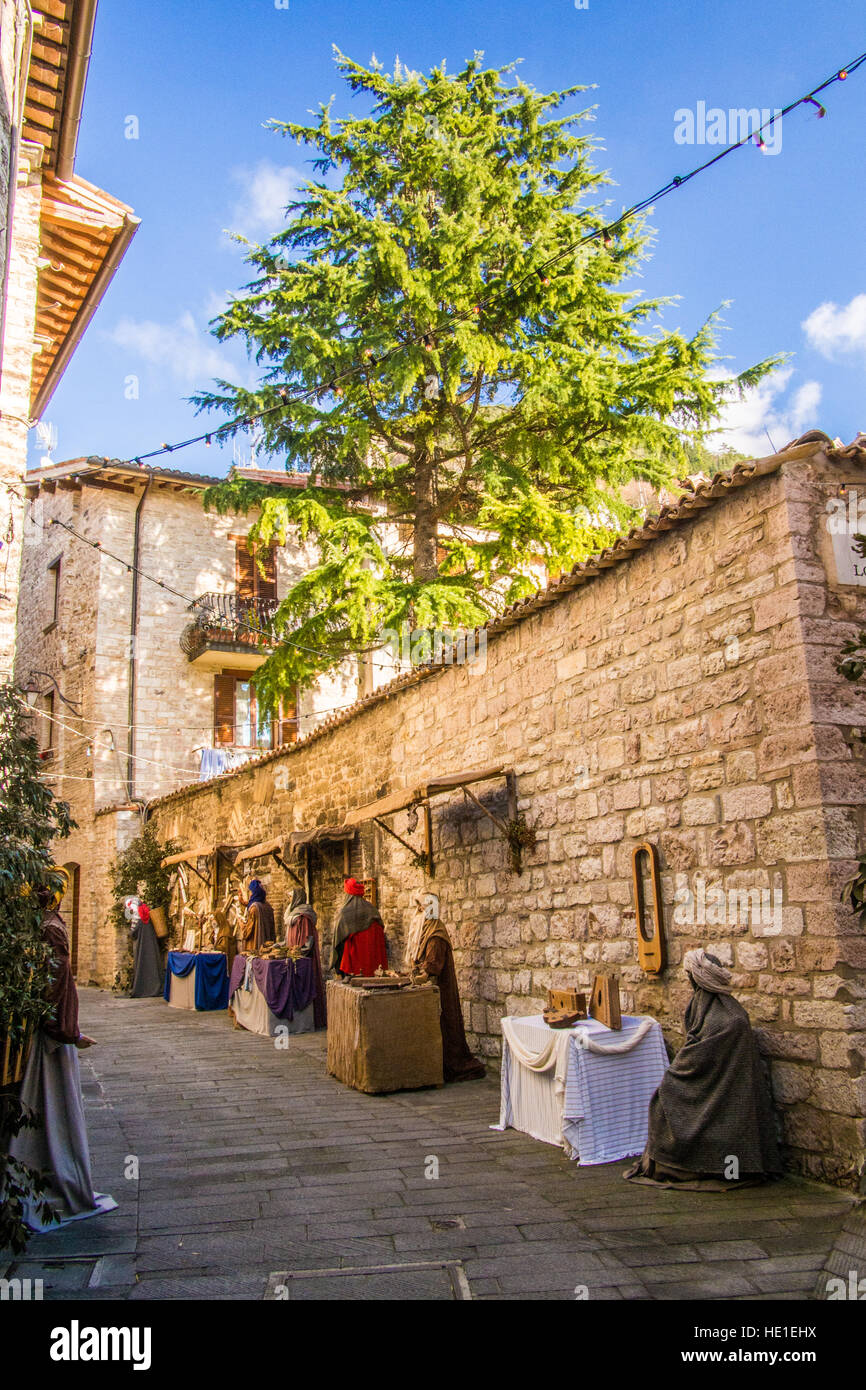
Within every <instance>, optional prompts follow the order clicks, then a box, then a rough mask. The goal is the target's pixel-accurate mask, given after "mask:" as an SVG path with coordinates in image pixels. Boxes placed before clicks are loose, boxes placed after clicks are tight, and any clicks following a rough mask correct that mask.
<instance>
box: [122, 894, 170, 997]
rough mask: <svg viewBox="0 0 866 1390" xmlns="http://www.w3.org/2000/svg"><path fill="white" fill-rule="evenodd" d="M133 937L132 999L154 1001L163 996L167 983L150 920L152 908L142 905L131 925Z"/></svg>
mask: <svg viewBox="0 0 866 1390" xmlns="http://www.w3.org/2000/svg"><path fill="white" fill-rule="evenodd" d="M129 930H130V934H131V936H132V942H133V946H132V951H133V955H132V989H131V990H130V991H129V996H130V998H131V999H153V998H154V997H155V996H156V995H157V994H162V991H163V985H164V982H165V967H164V966H163V963H162V952H161V951H160V949H159V938H158V937H157V934H156V932H155V931H154V929H153V923H152V922H151V920H150V908H149V907H148V905H147V903H140V904H139V908H138V914H137V916H136V917H135V918H134V920H133V921H132V922H130V924H129Z"/></svg>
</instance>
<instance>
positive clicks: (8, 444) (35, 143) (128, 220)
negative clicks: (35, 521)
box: [0, 0, 138, 676]
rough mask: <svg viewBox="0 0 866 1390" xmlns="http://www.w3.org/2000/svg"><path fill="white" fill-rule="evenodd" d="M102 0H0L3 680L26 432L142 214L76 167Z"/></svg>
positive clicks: (11, 631) (9, 647)
mask: <svg viewBox="0 0 866 1390" xmlns="http://www.w3.org/2000/svg"><path fill="white" fill-rule="evenodd" d="M95 19H96V0H43V3H42V4H41V5H39V6H38V8H37V7H31V5H29V4H28V3H27V2H26V0H0V21H2V22H0V212H2V215H3V218H4V226H3V228H2V233H0V242H2V247H0V285H2V298H0V310H2V316H0V542H2V545H0V675H2V674H5V675H7V676H8V674H9V673H10V671H11V668H12V660H13V650H14V641H15V615H16V605H17V593H18V572H19V564H20V559H21V534H22V508H23V497H22V495H21V494H22V488H21V480H22V478H23V475H24V472H25V469H26V461H27V436H28V431H29V430H30V429H31V428H32V427H33V425H35V424H36V422H37V421H38V420H40V419H41V417H42V415H43V413H44V411H45V408H46V406H47V405H48V403H49V401H50V400H51V397H52V395H53V393H54V391H55V390H56V388H57V385H58V383H59V381H60V379H61V377H62V375H63V372H64V370H65V368H66V365H67V363H68V362H69V359H70V358H71V356H72V354H73V352H74V351H75V348H76V346H77V344H78V343H79V341H80V339H81V337H82V335H83V333H84V331H85V329H86V328H87V325H88V324H89V322H90V320H91V318H92V317H93V314H94V313H95V311H96V309H97V307H98V305H99V303H100V301H101V299H102V297H103V295H104V294H105V291H106V289H107V287H108V285H109V283H110V282H111V279H112V277H113V275H114V273H115V271H116V269H117V267H118V265H119V264H120V261H121V259H122V258H123V256H124V254H125V252H126V249H127V247H128V245H129V242H130V240H131V239H132V236H133V235H134V233H135V231H136V228H137V226H138V221H137V219H136V218H135V217H133V215H132V211H131V209H130V208H128V207H127V206H126V204H124V203H121V202H118V200H117V199H116V198H112V197H111V196H110V195H109V194H107V193H104V192H102V190H101V189H98V188H95V187H94V186H93V184H90V183H88V182H87V181H86V180H85V179H83V178H81V177H80V176H79V175H78V174H76V173H75V170H74V161H75V148H76V143H77V140H78V131H79V127H80V124H81V119H82V108H83V102H84V88H85V83H86V80H87V70H88V64H89V61H90V47H91V40H92V35H93V28H94V24H95Z"/></svg>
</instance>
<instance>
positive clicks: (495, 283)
mask: <svg viewBox="0 0 866 1390" xmlns="http://www.w3.org/2000/svg"><path fill="white" fill-rule="evenodd" d="M864 63H866V52H864V53H861V54H859V55H858V57H856V58H854V59H853V60H852V62H850V63H846V64H845V65H844V66H843V67H840V68H837V69H835V71H834V72H833V73H831V75H830V76H829V77H827V78H825V79H824V81H823V82H820V83H818V85H817V86H815V87H812V88H811V90H810V91H808V92H806V93H804V94H803V95H802V96H799V97H797V98H796V100H794V101H791V102H789V103H788V105H787V106H784V107H782V108H781V109H780V110H779V111H777V112H774V113H773V114H772V115H771V116H770V117H769V118H768V119H767V120H766V121H763V122H762V123H761V124H760V125H759V126H758V127H757V128H755V129H754V130H751V131H749V132H748V133H747V134H745V135H743V136H742V137H741V138H740V139H739V140H735V141H733V142H732V143H731V144H729V145H726V146H725V148H724V149H723V150H720V151H719V152H718V154H715V155H713V156H712V157H711V158H710V159H707V160H704V162H703V163H702V164H698V165H697V166H696V167H695V168H694V169H691V170H690V171H689V172H688V173H686V174H675V175H674V176H673V177H672V178H671V179H669V180H668V182H667V183H666V184H663V185H662V187H661V188H657V189H656V190H655V192H654V193H651V194H649V195H648V196H647V197H645V198H641V199H640V200H639V201H638V202H636V203H633V204H632V205H631V207H629V208H626V209H625V211H623V212H621V213H620V214H619V216H618V217H616V218H614V219H612V220H611V221H608V222H606V223H605V225H603V226H601V227H595V228H593V229H592V230H591V231H589V232H587V233H586V234H585V235H584V236H582V237H580V238H579V239H578V240H577V241H574V242H571V243H569V244H568V245H566V246H564V247H562V249H561V250H559V251H557V252H555V253H554V254H553V255H551V256H549V257H548V258H547V259H546V260H545V261H542V262H541V263H540V264H539V265H537V266H534V267H533V268H532V269H531V270H528V271H526V272H525V273H524V274H522V275H520V276H518V277H517V278H516V279H514V280H509V279H507V278H506V277H504V276H503V277H499V278H498V279H494V280H492V281H490V282H489V288H488V291H487V293H486V294H485V295H484V296H483V297H482V298H480V299H479V300H477V301H476V303H474V304H473V306H472V308H471V310H468V311H463V312H462V313H455V314H451V315H449V316H448V317H446V318H444V319H443V320H442V321H441V322H440V323H438V324H436V325H433V326H430V327H428V328H425V329H422V330H419V331H418V332H417V333H415V334H414V335H412V334H410V336H408V337H407V338H406V339H405V340H404V341H403V342H401V343H399V344H395V346H393V347H391V348H388V349H386V351H385V352H384V353H382V354H380V355H379V356H378V357H377V356H376V355H375V354H374V353H373V352H372V350H371V349H369V348H367V349H364V351H363V352H362V357H361V360H360V361H357V362H354V363H352V365H351V366H349V367H346V368H344V370H343V371H341V372H338V373H336V374H334V375H331V376H330V377H329V378H328V379H327V380H324V381H322V382H320V383H319V384H317V385H316V386H311V387H307V388H305V389H303V390H300V389H299V390H295V391H294V392H293V391H292V390H291V389H290V388H289V387H287V386H284V387H281V388H280V392H279V394H280V402H279V403H278V404H276V405H272V406H266V407H264V408H263V409H262V410H260V411H256V412H254V413H252V414H244V415H240V416H236V417H235V418H234V419H233V420H228V421H226V422H225V424H222V425H218V426H216V427H215V428H213V429H210V430H205V431H203V432H202V433H201V434H197V435H192V436H190V438H188V439H181V440H178V441H177V443H175V444H161V445H160V446H159V448H157V449H150V450H148V451H147V452H146V453H140V454H136V455H133V456H132V457H131V458H129V459H127V460H125V461H126V462H127V463H135V464H137V465H138V466H139V467H145V466H146V465H145V460H147V459H152V458H161V457H164V456H165V455H166V454H173V453H176V452H177V451H178V450H180V449H188V448H190V447H191V446H192V445H193V444H205V445H206V446H208V447H209V446H210V444H211V443H212V441H214V440H216V441H217V442H218V443H221V442H222V441H223V439H225V438H228V437H229V436H230V435H232V434H234V433H235V432H236V431H238V430H240V429H244V428H248V427H250V426H252V425H254V424H256V423H258V422H259V421H260V420H264V419H266V418H268V417H270V416H272V415H275V414H278V413H280V412H283V411H286V410H288V409H289V408H290V407H291V406H292V405H299V404H303V403H304V402H306V401H308V400H311V399H312V398H314V397H321V396H322V395H325V394H332V395H337V396H341V395H342V394H343V389H342V388H343V383H344V382H346V381H349V380H351V379H352V378H354V377H356V376H360V375H366V376H367V377H368V378H369V376H370V373H371V371H375V369H376V368H377V367H380V366H383V365H384V364H385V363H386V362H388V361H390V359H391V358H392V357H394V356H396V355H398V354H399V353H402V352H405V351H406V350H407V348H410V347H419V346H420V347H424V348H425V349H427V350H428V351H432V350H433V349H435V347H436V339H437V338H439V337H444V336H445V335H446V334H448V333H453V331H454V329H455V328H456V327H457V326H459V325H460V324H462V323H468V322H472V321H473V320H477V319H478V317H479V316H480V315H481V314H482V313H483V312H484V310H485V309H490V308H491V307H492V306H493V304H494V303H495V301H496V299H497V297H498V295H500V294H501V293H503V291H504V293H505V294H506V296H508V297H514V296H516V295H517V293H518V292H519V290H520V289H521V288H522V286H523V285H525V284H526V283H527V281H532V280H537V281H540V283H541V284H542V285H543V286H546V285H548V284H549V283H550V278H551V277H550V271H551V270H552V269H553V267H555V266H556V265H558V264H559V262H561V261H562V260H564V259H565V257H566V256H571V255H573V254H574V253H575V252H576V251H579V250H580V249H581V248H582V247H583V246H586V245H587V244H589V243H590V242H592V241H597V240H599V239H601V241H602V242H603V243H604V245H605V246H610V245H612V242H613V232H614V231H615V230H616V229H617V228H618V227H620V226H622V225H623V223H625V222H627V221H628V220H630V219H631V218H633V217H636V216H638V215H639V214H640V213H642V212H645V211H646V210H647V209H648V208H649V207H651V206H652V205H653V204H655V203H658V202H660V201H661V200H662V199H663V198H666V197H668V196H669V195H670V194H671V193H674V192H676V191H677V190H678V189H680V188H683V187H684V186H685V184H687V183H689V182H691V180H692V179H694V178H697V177H698V175H699V174H703V173H705V172H706V170H707V169H711V168H713V166H714V165H716V164H718V163H720V161H721V160H723V159H726V158H727V157H728V156H729V155H731V154H733V153H734V152H735V151H736V150H739V149H742V148H743V146H744V145H748V144H751V143H754V144H755V145H756V146H757V147H758V149H760V150H762V151H763V150H766V148H767V146H766V141H765V140H764V133H765V131H766V130H767V129H768V128H769V127H770V126H772V125H773V124H774V123H775V122H776V121H777V120H781V119H783V118H784V117H785V116H788V115H790V114H791V112H792V111H795V110H796V109H797V108H798V107H800V106H808V105H811V106H813V107H814V108H815V109H816V111H817V113H818V119H821V118H823V117H824V116H826V114H827V111H826V107H825V106H824V105H823V103H822V102H820V101H819V100H818V97H819V95H820V94H821V93H822V92H825V91H826V90H827V89H828V88H829V87H831V86H833V85H834V84H835V83H837V82H845V81H847V79H848V78H849V77H850V76H851V75H852V74H853V73H855V72H857V70H858V69H859V68H860V67H862V66H863V64H864Z"/></svg>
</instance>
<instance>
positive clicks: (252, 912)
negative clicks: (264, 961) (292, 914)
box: [244, 878, 277, 951]
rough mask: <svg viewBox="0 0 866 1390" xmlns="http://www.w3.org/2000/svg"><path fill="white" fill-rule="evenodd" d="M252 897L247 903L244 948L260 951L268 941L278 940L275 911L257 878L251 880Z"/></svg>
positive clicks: (250, 896)
mask: <svg viewBox="0 0 866 1390" xmlns="http://www.w3.org/2000/svg"><path fill="white" fill-rule="evenodd" d="M249 889H250V895H249V899H248V900H247V903H246V911H247V915H246V929H245V931H244V946H245V947H246V949H247V950H248V951H260V950H261V948H262V946H264V944H265V942H266V941H275V940H276V935H277V931H276V926H275V925H274V909H273V908H272V907H271V905H270V903H269V902H268V900H267V896H266V894H265V890H264V888H263V887H262V885H261V883H259V880H258V879H257V878H251V879H250V883H249Z"/></svg>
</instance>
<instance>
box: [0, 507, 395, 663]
mask: <svg viewBox="0 0 866 1390" xmlns="http://www.w3.org/2000/svg"><path fill="white" fill-rule="evenodd" d="M7 486H8V484H7ZM11 490H12V489H11V488H10V491H11ZM18 495H20V494H18ZM31 519H32V520H34V523H35V524H36V525H38V524H39V523H38V522H36V521H35V518H31ZM48 525H49V526H60V527H61V528H62V529H63V530H64V531H67V532H68V533H69V535H70V536H74V537H75V539H76V540H77V541H81V542H82V543H83V544H84V545H89V546H90V547H91V549H93V550H98V551H99V552H100V554H101V555H105V556H107V557H108V559H109V560H114V561H115V562H116V563H117V564H118V565H122V566H123V567H124V569H125V570H126V571H127V573H128V574H137V575H138V576H139V577H140V578H141V579H146V580H148V581H149V582H150V583H151V584H156V585H157V587H158V588H160V589H164V590H165V591H166V593H169V594H172V595H173V596H174V597H175V598H179V599H182V600H183V602H184V603H185V604H186V605H187V607H190V608H191V607H192V606H193V604H194V603H195V601H196V600H195V599H192V598H190V596H189V594H184V593H181V591H180V590H179V589H175V588H173V587H172V586H171V584H167V583H166V582H165V580H164V579H157V578H156V577H155V576H154V575H152V574H148V573H147V571H146V570H143V569H141V567H140V566H138V565H133V564H132V563H131V562H130V561H129V560H124V559H123V557H122V556H121V555H115V554H114V552H113V551H111V550H108V549H107V547H106V546H104V545H103V544H102V542H101V541H94V540H91V539H90V537H89V536H84V535H82V534H81V532H80V531H77V530H76V529H75V527H74V526H70V524H69V522H67V521H61V520H60V518H59V517H50V518H49V520H48ZM233 626H234V627H236V628H238V629H240V630H242V631H244V632H249V633H251V634H252V635H254V636H257V637H263V638H264V639H265V640H266V641H268V642H273V640H274V634H273V632H271V631H269V630H268V629H267V628H264V627H262V626H261V624H259V623H255V622H253V621H251V620H250V619H249V618H238V619H237V621H236V622H235V623H234V624H233ZM280 641H281V643H282V644H283V645H284V646H287V647H294V648H295V650H296V651H299V652H306V653H307V654H308V655H310V656H321V657H326V658H327V660H328V661H329V662H331V663H332V664H337V663H339V662H340V661H345V660H346V659H347V658H348V657H350V656H369V653H368V651H366V650H365V649H363V648H350V649H348V650H347V651H344V652H342V653H334V652H326V651H324V650H322V649H321V648H319V647H307V646H304V645H303V644H302V643H301V642H293V641H292V639H291V638H290V637H285V636H283V635H282V634H280ZM371 662H372V664H373V665H377V666H380V667H382V668H385V667H386V666H387V663H386V662H377V661H376V660H375V658H371Z"/></svg>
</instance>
